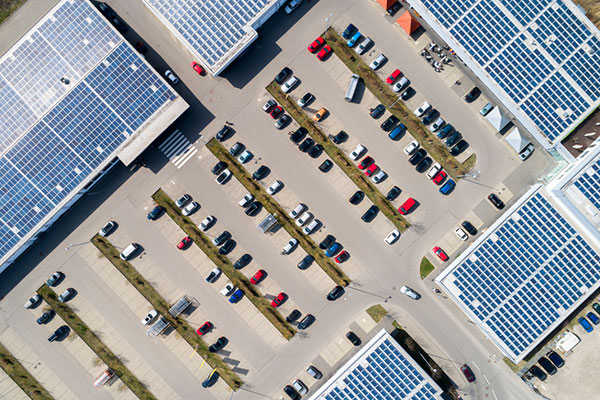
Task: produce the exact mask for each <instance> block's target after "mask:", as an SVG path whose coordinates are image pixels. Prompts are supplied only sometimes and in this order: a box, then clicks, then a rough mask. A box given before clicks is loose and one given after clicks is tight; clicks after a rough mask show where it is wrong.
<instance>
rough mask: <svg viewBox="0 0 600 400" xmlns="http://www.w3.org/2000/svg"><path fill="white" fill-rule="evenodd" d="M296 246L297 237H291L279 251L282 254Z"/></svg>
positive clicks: (287, 252) (288, 252)
mask: <svg viewBox="0 0 600 400" xmlns="http://www.w3.org/2000/svg"><path fill="white" fill-rule="evenodd" d="M296 246H298V239H296V238H291V239H290V240H289V241H288V243H287V244H286V245H285V247H284V248H283V250H282V251H281V252H282V253H283V254H290V253H291V252H292V251H294V249H295V248H296Z"/></svg>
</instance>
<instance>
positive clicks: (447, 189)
mask: <svg viewBox="0 0 600 400" xmlns="http://www.w3.org/2000/svg"><path fill="white" fill-rule="evenodd" d="M455 187H456V183H455V182H454V181H453V180H452V179H448V180H447V181H446V183H444V186H442V187H441V188H440V193H441V194H446V195H448V194H450V193H452V191H453V190H454V188H455Z"/></svg>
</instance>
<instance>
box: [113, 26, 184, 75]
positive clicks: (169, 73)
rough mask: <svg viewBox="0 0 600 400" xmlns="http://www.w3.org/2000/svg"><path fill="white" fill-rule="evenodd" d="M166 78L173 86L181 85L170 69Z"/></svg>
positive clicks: (166, 72)
mask: <svg viewBox="0 0 600 400" xmlns="http://www.w3.org/2000/svg"><path fill="white" fill-rule="evenodd" d="M115 19H116V18H115ZM165 76H166V77H167V79H168V80H169V81H170V82H171V83H172V84H173V85H177V84H178V83H179V78H178V77H177V75H175V74H174V73H173V71H171V70H170V69H168V70H166V71H165Z"/></svg>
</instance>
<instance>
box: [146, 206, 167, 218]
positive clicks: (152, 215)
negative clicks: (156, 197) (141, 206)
mask: <svg viewBox="0 0 600 400" xmlns="http://www.w3.org/2000/svg"><path fill="white" fill-rule="evenodd" d="M164 210H165V209H164V208H162V207H161V206H155V207H154V208H153V209H152V210H151V211H150V212H149V213H148V215H146V217H147V218H148V219H149V220H151V221H154V220H156V219H157V218H158V217H160V215H161V214H162V213H163V211H164Z"/></svg>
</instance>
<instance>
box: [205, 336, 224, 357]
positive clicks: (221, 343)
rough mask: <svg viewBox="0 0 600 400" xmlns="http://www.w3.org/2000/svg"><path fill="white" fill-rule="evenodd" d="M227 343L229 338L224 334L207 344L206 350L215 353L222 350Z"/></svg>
mask: <svg viewBox="0 0 600 400" xmlns="http://www.w3.org/2000/svg"><path fill="white" fill-rule="evenodd" d="M227 343H229V340H227V338H226V337H225V336H221V337H220V338H218V339H217V341H216V342H214V343H213V344H211V345H210V346H208V351H210V352H211V353H216V352H217V351H219V350H222V349H223V348H224V347H225V346H227Z"/></svg>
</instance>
